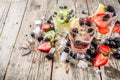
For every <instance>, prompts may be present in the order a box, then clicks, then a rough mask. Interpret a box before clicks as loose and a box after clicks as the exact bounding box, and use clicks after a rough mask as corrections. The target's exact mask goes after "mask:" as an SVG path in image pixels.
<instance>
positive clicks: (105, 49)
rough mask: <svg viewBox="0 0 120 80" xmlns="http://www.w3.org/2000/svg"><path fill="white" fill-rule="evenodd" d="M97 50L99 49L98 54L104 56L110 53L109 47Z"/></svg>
mask: <svg viewBox="0 0 120 80" xmlns="http://www.w3.org/2000/svg"><path fill="white" fill-rule="evenodd" d="M98 49H99V52H100V53H103V54H104V55H108V54H109V52H110V47H109V46H104V45H102V46H99V48H98Z"/></svg>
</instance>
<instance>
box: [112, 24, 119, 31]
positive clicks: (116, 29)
mask: <svg viewBox="0 0 120 80" xmlns="http://www.w3.org/2000/svg"><path fill="white" fill-rule="evenodd" d="M112 31H113V32H116V33H120V24H118V25H116V26H115V27H114V28H113V30H112Z"/></svg>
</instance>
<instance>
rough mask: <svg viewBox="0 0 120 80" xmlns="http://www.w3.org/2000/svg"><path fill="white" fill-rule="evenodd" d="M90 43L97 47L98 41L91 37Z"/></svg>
mask: <svg viewBox="0 0 120 80" xmlns="http://www.w3.org/2000/svg"><path fill="white" fill-rule="evenodd" d="M91 45H92V46H94V48H95V49H97V47H98V43H97V39H96V38H93V40H92V42H91Z"/></svg>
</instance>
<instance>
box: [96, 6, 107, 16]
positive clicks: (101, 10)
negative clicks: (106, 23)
mask: <svg viewBox="0 0 120 80" xmlns="http://www.w3.org/2000/svg"><path fill="white" fill-rule="evenodd" d="M105 11H106V7H105V6H104V5H103V4H99V6H98V8H97V10H96V11H95V13H94V14H99V13H105Z"/></svg>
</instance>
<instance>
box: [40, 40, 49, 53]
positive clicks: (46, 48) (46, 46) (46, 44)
mask: <svg viewBox="0 0 120 80" xmlns="http://www.w3.org/2000/svg"><path fill="white" fill-rule="evenodd" d="M50 49H51V43H50V41H47V42H44V43H43V44H41V45H39V47H38V50H40V51H43V52H49V50H50Z"/></svg>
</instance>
